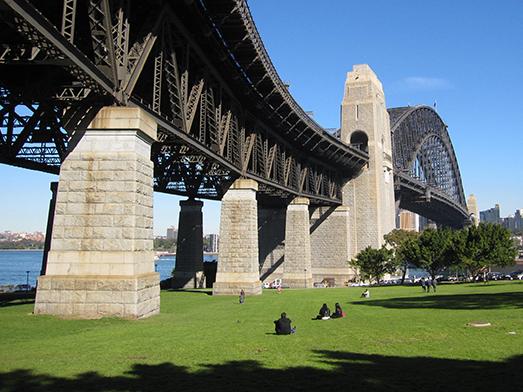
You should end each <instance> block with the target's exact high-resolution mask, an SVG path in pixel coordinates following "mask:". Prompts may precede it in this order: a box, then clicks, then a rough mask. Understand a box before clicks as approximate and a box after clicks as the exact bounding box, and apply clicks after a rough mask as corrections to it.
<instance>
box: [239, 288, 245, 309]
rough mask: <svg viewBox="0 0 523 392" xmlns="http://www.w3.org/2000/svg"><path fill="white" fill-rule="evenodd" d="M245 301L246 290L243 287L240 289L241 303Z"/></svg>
mask: <svg viewBox="0 0 523 392" xmlns="http://www.w3.org/2000/svg"><path fill="white" fill-rule="evenodd" d="M244 302H245V291H243V289H241V290H240V305H241V304H243V303H244Z"/></svg>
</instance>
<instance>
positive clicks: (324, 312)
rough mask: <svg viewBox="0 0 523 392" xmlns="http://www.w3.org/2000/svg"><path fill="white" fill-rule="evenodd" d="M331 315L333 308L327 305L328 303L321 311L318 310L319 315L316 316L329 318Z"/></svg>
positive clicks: (322, 318) (319, 318) (323, 318)
mask: <svg viewBox="0 0 523 392" xmlns="http://www.w3.org/2000/svg"><path fill="white" fill-rule="evenodd" d="M330 316H331V310H330V309H329V307H328V306H327V304H323V305H322V307H321V308H320V311H319V312H318V316H317V317H316V318H317V319H318V320H328V319H330Z"/></svg>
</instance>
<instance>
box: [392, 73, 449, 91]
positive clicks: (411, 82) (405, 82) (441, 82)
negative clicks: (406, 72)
mask: <svg viewBox="0 0 523 392" xmlns="http://www.w3.org/2000/svg"><path fill="white" fill-rule="evenodd" d="M400 84H401V85H402V86H403V87H405V88H409V89H412V90H450V89H452V88H454V86H453V85H452V83H450V81H448V80H447V79H443V78H429V77H424V76H409V77H407V78H404V79H402V80H401V81H400Z"/></svg>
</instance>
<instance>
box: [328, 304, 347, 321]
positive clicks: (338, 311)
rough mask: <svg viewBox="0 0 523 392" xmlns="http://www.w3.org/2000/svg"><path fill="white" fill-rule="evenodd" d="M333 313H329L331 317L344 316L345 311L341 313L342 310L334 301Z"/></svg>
mask: <svg viewBox="0 0 523 392" xmlns="http://www.w3.org/2000/svg"><path fill="white" fill-rule="evenodd" d="M334 306H335V310H334V313H333V314H332V315H331V318H341V317H345V313H343V310H341V306H340V304H339V303H338V302H336V305H334Z"/></svg>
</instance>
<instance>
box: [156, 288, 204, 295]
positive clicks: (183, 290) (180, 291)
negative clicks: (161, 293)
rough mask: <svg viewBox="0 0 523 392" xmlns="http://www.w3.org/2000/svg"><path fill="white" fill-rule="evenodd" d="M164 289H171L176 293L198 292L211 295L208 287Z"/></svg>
mask: <svg viewBox="0 0 523 392" xmlns="http://www.w3.org/2000/svg"><path fill="white" fill-rule="evenodd" d="M165 291H171V292H176V293H198V294H205V295H212V290H209V289H168V290H165Z"/></svg>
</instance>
